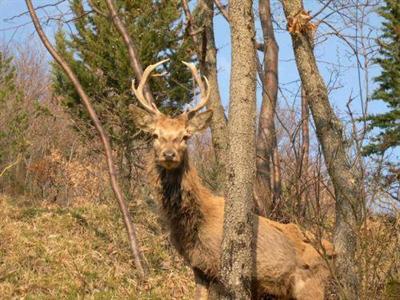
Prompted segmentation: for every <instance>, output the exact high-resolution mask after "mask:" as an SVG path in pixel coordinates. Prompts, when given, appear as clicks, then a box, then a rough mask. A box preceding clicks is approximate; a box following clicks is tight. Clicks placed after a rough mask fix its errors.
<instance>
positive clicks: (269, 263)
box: [129, 60, 334, 300]
mask: <svg viewBox="0 0 400 300" xmlns="http://www.w3.org/2000/svg"><path fill="white" fill-rule="evenodd" d="M165 61H166V60H164V61H161V62H158V63H156V64H154V65H150V66H148V67H147V68H146V70H145V71H144V73H143V77H142V80H141V81H140V83H139V85H138V87H137V88H135V84H134V82H132V89H133V92H134V94H135V95H136V97H137V99H138V101H139V102H140V103H141V105H142V106H143V108H144V109H141V108H139V107H137V106H134V105H130V107H129V108H130V111H131V112H132V114H133V117H134V120H135V123H136V125H137V127H139V128H140V129H142V130H143V131H145V132H147V133H149V134H151V135H152V137H153V140H154V141H153V150H152V151H151V153H150V158H149V159H148V164H147V169H148V181H149V184H150V185H151V186H152V189H153V191H154V196H155V198H156V199H157V201H158V203H159V206H160V212H161V215H162V219H163V221H164V222H165V224H166V226H167V228H168V230H169V233H170V239H171V242H172V244H173V245H174V247H175V248H176V250H177V251H178V253H179V254H180V255H181V256H182V257H183V259H184V260H185V262H186V263H187V264H188V265H189V266H190V267H191V268H192V269H193V272H194V276H195V281H196V283H197V288H196V292H195V297H196V299H203V298H205V299H207V295H206V289H207V286H208V285H209V284H210V282H213V284H215V283H217V284H218V283H219V282H220V277H219V276H220V275H219V257H220V251H221V242H222V234H223V218H224V198H222V197H218V196H215V195H213V194H212V193H211V192H210V191H209V190H208V189H207V188H206V187H204V185H203V184H202V183H201V180H200V178H199V176H198V175H197V172H196V170H195V169H194V168H193V166H192V165H191V164H190V161H189V156H188V150H187V145H188V140H189V139H190V137H191V136H192V135H193V134H195V133H196V132H199V131H202V130H204V129H205V128H206V127H207V126H208V124H209V122H210V120H211V117H212V111H210V110H206V111H204V112H199V111H200V110H201V109H202V108H203V107H204V106H205V105H206V104H207V103H208V101H209V98H210V89H209V86H208V81H207V79H206V78H205V77H204V82H203V81H202V78H201V76H200V74H199V73H198V71H197V69H196V67H195V66H194V65H193V64H191V63H186V62H183V63H184V64H185V65H186V66H187V67H189V69H190V70H191V72H192V75H193V77H194V79H195V81H196V83H197V85H198V86H199V88H200V95H201V99H200V101H199V104H198V105H197V106H195V107H194V108H193V109H190V110H188V111H186V112H183V113H182V114H180V115H178V116H177V117H174V118H171V117H168V116H166V115H164V114H163V113H161V112H160V111H159V110H158V109H157V107H156V105H155V104H154V103H150V102H149V101H148V100H146V98H145V97H144V94H143V89H144V86H145V84H146V81H147V79H148V77H149V75H150V73H151V72H152V71H153V70H154V69H156V68H157V66H159V65H160V64H162V63H164V62H165ZM254 218H258V219H257V221H258V222H257V224H258V228H257V235H256V243H255V244H256V251H255V255H256V257H255V259H256V264H255V269H256V270H255V272H254V278H253V281H254V291H253V294H256V295H257V296H256V298H260V297H262V296H263V295H272V296H275V297H276V298H278V299H299V300H303V299H312V300H318V299H323V298H324V288H325V284H326V282H327V278H328V276H329V272H328V268H327V264H326V261H325V260H324V259H323V258H322V257H321V255H320V254H319V253H318V252H317V251H316V250H315V248H314V247H313V246H312V245H311V242H310V240H311V239H312V237H311V235H310V234H303V232H302V231H301V230H300V229H299V227H298V226H297V225H295V224H281V223H278V222H274V221H272V220H269V219H267V218H264V217H260V216H257V215H254ZM322 244H323V247H324V249H325V253H326V254H327V256H328V257H333V256H334V251H333V248H332V246H331V244H330V243H329V242H328V241H325V240H323V241H322Z"/></svg>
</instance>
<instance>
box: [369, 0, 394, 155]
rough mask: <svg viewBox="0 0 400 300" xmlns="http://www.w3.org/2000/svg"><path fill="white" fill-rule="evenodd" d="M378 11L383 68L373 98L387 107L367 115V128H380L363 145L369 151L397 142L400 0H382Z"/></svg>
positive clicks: (381, 149) (382, 149)
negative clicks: (381, 24) (382, 2)
mask: <svg viewBox="0 0 400 300" xmlns="http://www.w3.org/2000/svg"><path fill="white" fill-rule="evenodd" d="M379 14H380V15H381V16H382V17H383V18H384V22H383V29H382V31H383V34H382V36H381V39H380V40H379V41H378V43H379V46H380V50H379V57H378V58H377V59H376V63H377V64H379V65H380V67H381V68H382V73H381V74H380V75H379V76H378V77H376V78H375V81H376V82H377V83H378V84H379V87H378V88H377V89H376V90H375V92H374V94H373V96H372V99H373V100H380V101H384V102H385V103H386V105H387V107H388V109H389V110H388V111H387V112H385V113H380V114H376V115H370V116H368V117H367V120H368V121H370V123H369V126H368V129H369V130H373V129H379V130H380V132H379V133H378V134H377V135H376V136H374V137H372V138H371V143H370V144H369V145H367V146H366V147H365V148H364V150H365V153H366V154H368V155H369V154H379V153H383V152H385V151H386V150H387V149H389V148H393V147H397V146H400V2H399V1H398V0H385V5H384V6H382V7H381V8H380V10H379Z"/></svg>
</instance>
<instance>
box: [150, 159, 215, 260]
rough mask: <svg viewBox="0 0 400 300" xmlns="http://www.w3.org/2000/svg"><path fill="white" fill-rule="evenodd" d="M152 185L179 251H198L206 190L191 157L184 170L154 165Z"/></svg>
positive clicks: (184, 162)
mask: <svg viewBox="0 0 400 300" xmlns="http://www.w3.org/2000/svg"><path fill="white" fill-rule="evenodd" d="M150 175H151V177H152V178H150V179H151V182H152V183H153V184H155V187H154V188H155V190H156V196H157V198H158V201H159V204H160V207H161V213H162V215H163V217H164V219H165V221H166V223H167V224H168V227H169V229H170V232H171V237H172V240H173V242H174V244H175V247H176V248H177V250H178V251H179V252H181V254H183V255H185V253H184V252H185V251H187V249H190V248H194V247H195V246H196V243H197V241H198V240H197V237H198V232H199V229H200V226H201V224H202V222H203V220H204V217H205V216H204V212H203V210H202V199H204V197H207V193H209V192H208V190H206V189H205V188H204V187H203V186H202V184H201V182H200V179H199V177H198V175H197V172H196V170H194V169H193V168H192V167H191V166H190V164H189V159H188V156H187V154H186V155H185V158H184V160H183V162H182V164H181V166H180V167H178V168H176V169H174V170H166V169H164V168H163V167H160V166H158V165H157V164H156V163H155V162H152V166H151V168H150Z"/></svg>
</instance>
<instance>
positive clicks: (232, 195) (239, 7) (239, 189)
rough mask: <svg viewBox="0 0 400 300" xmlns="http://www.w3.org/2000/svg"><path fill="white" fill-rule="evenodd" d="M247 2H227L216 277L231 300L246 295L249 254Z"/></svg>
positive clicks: (251, 79)
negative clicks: (227, 77) (224, 151)
mask: <svg viewBox="0 0 400 300" xmlns="http://www.w3.org/2000/svg"><path fill="white" fill-rule="evenodd" d="M252 4H253V1H251V0H245V1H243V0H242V1H240V0H233V1H230V3H229V18H230V27H231V40H232V70H231V82H230V105H229V123H228V136H229V150H228V157H227V160H228V164H227V177H226V203H225V215H224V237H223V241H222V253H221V276H222V279H223V281H224V284H225V285H226V286H227V288H228V289H229V290H230V292H231V293H232V294H231V296H232V297H234V298H235V299H249V298H250V297H251V276H252V272H253V265H254V259H255V258H254V256H253V255H252V254H254V253H252V251H251V249H254V245H253V236H254V225H255V224H254V215H253V214H252V209H253V201H252V197H253V183H254V180H255V175H256V174H255V173H256V172H255V171H256V170H255V155H256V153H255V117H256V57H255V55H256V53H255V50H254V38H255V30H254V18H253V7H252Z"/></svg>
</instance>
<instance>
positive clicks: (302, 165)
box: [298, 87, 310, 218]
mask: <svg viewBox="0 0 400 300" xmlns="http://www.w3.org/2000/svg"><path fill="white" fill-rule="evenodd" d="M309 119H310V112H309V109H308V99H307V95H306V92H305V91H304V88H303V87H301V156H300V162H299V174H298V178H299V180H298V184H299V185H301V186H300V188H299V191H300V195H299V207H298V212H299V215H300V216H301V217H303V218H304V217H305V214H306V208H307V205H308V203H307V200H308V197H307V195H308V188H307V184H308V183H307V180H308V164H309V162H308V161H309V156H310V133H309V127H308V126H309Z"/></svg>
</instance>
